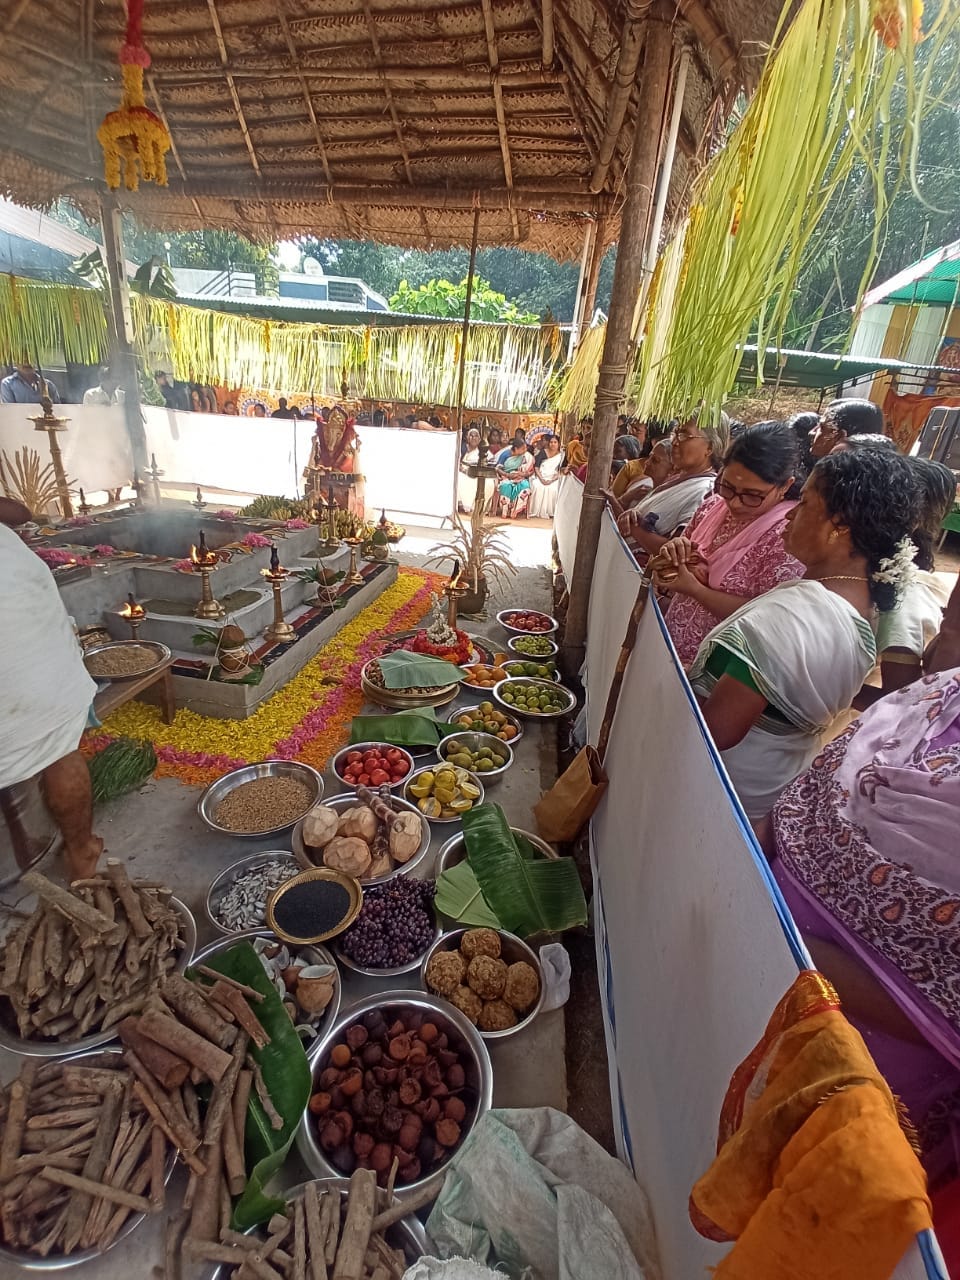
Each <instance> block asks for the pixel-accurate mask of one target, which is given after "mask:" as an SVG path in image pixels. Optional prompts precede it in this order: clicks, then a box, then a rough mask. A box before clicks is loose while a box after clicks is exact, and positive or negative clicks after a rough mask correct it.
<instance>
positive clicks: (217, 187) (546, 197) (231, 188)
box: [169, 175, 611, 214]
mask: <svg viewBox="0 0 960 1280" xmlns="http://www.w3.org/2000/svg"><path fill="white" fill-rule="evenodd" d="M169 190H170V194H171V195H175V196H180V195H182V196H186V197H189V196H196V197H198V198H200V199H203V198H204V197H210V198H211V199H223V200H245V199H248V198H249V199H257V200H260V201H270V200H277V201H285V200H292V201H298V202H300V201H309V202H310V203H311V204H318V205H320V204H324V205H326V204H342V205H348V204H356V205H366V206H373V207H376V206H378V205H390V206H393V207H395V208H417V207H422V208H425V209H463V210H467V209H469V210H474V209H477V208H480V209H511V208H512V209H530V210H536V211H543V212H555V213H579V214H583V213H607V212H608V211H609V210H610V207H611V200H610V197H609V196H607V195H590V194H588V193H587V192H586V191H584V190H583V188H582V187H581V186H579V185H578V184H577V183H575V182H572V181H571V182H566V183H562V182H555V183H554V182H538V183H537V184H536V186H530V187H526V186H522V185H515V186H514V187H513V189H512V190H511V191H508V190H507V189H506V188H505V187H494V186H483V187H449V188H448V187H430V186H409V187H408V186H404V185H403V184H400V183H398V184H391V185H389V186H387V185H383V186H380V185H378V184H371V185H366V186H332V187H328V186H324V185H323V184H322V183H321V184H316V183H312V182H301V181H298V180H294V181H290V182H288V181H276V180H273V181H267V182H264V183H262V184H260V185H257V186H253V185H251V186H247V185H246V184H245V183H242V182H238V181H237V180H234V181H232V182H231V181H227V180H226V178H224V179H216V180H211V179H209V178H206V177H204V176H202V175H201V176H199V177H197V178H192V179H191V181H190V183H189V184H188V185H187V186H184V185H183V184H181V183H179V182H175V181H171V183H170V188H169Z"/></svg>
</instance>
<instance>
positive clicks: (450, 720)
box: [447, 703, 523, 747]
mask: <svg viewBox="0 0 960 1280" xmlns="http://www.w3.org/2000/svg"><path fill="white" fill-rule="evenodd" d="M497 710H498V711H504V708H503V707H498V708H497ZM472 712H476V713H477V714H478V715H479V713H480V704H479V703H472V704H471V705H470V706H469V707H461V708H460V709H459V710H458V711H451V712H450V714H449V715H448V716H447V724H455V723H456V721H457V718H458V717H459V716H463V715H470V714H471V713H472ZM506 716H507V719H508V720H509V721H510V723H511V724H512V725H513V727H514V728H515V729H516V731H517V732H516V734H515V736H514V737H512V738H511V739H510V741H509V743H508V744H507V745H508V746H510V747H514V746H516V744H517V743H518V742H519V741H520V739H521V738H522V737H523V721H522V720H520V719H518V718H517V716H515V715H511V714H510V713H509V712H506ZM457 732H458V733H480V732H481V731H480V730H479V729H458V730H457Z"/></svg>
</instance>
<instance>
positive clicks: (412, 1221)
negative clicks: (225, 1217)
mask: <svg viewBox="0 0 960 1280" xmlns="http://www.w3.org/2000/svg"><path fill="white" fill-rule="evenodd" d="M314 1182H315V1183H316V1184H317V1186H318V1187H319V1189H320V1190H321V1191H339V1192H340V1198H341V1200H346V1198H347V1196H348V1195H349V1194H350V1181H349V1179H348V1178H315V1179H314ZM307 1186H309V1183H306V1182H301V1183H300V1184H299V1186H296V1187H291V1188H290V1190H289V1191H285V1192H284V1193H283V1198H284V1200H286V1202H287V1204H293V1203H294V1201H296V1200H299V1199H300V1198H301V1197H302V1196H303V1193H304V1191H305V1190H306V1188H307ZM257 1234H259V1235H260V1236H261V1237H262V1238H265V1236H264V1233H263V1231H262V1230H261V1229H260V1228H259V1227H250V1228H248V1230H246V1231H245V1232H244V1235H247V1236H254V1235H257ZM386 1239H387V1243H388V1244H389V1245H391V1246H392V1247H393V1248H394V1249H399V1250H400V1252H401V1253H402V1254H403V1256H404V1258H405V1260H406V1263H407V1265H408V1266H412V1265H413V1263H414V1262H416V1261H417V1259H418V1258H422V1257H425V1256H426V1255H427V1254H428V1253H431V1252H432V1250H433V1241H432V1240H431V1239H430V1237H429V1236H428V1235H427V1231H426V1228H425V1227H424V1225H423V1223H422V1222H421V1221H420V1219H419V1218H418V1217H417V1216H416V1214H415V1213H409V1214H407V1216H406V1217H405V1218H401V1219H400V1221H399V1222H395V1223H394V1224H393V1226H391V1227H388V1228H387V1230H386ZM242 1261H243V1259H242V1257H241V1256H239V1255H238V1258H237V1262H236V1263H219V1264H218V1265H217V1266H216V1267H215V1268H214V1269H213V1270H212V1271H210V1272H209V1273H208V1274H207V1276H206V1277H205V1280H227V1277H228V1276H232V1275H234V1274H235V1268H236V1267H237V1266H238V1265H239V1263H240V1262H242Z"/></svg>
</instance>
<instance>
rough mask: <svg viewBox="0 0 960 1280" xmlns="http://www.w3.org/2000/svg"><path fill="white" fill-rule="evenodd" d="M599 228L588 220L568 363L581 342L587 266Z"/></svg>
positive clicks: (571, 326) (584, 230) (568, 349)
mask: <svg viewBox="0 0 960 1280" xmlns="http://www.w3.org/2000/svg"><path fill="white" fill-rule="evenodd" d="M596 228H597V224H596V223H595V222H588V223H587V225H586V226H585V227H584V229H583V253H581V255H580V275H579V276H578V277H577V291H576V293H575V294H574V296H573V322H572V323H571V325H570V342H569V344H568V346H567V364H569V363H570V361H571V360H572V359H573V353H574V351H576V349H577V346H578V344H579V342H580V332H581V330H582V328H583V310H584V308H583V304H584V301H585V300H586V291H585V288H584V286H585V285H586V283H587V268H588V266H589V263H590V251H591V248H592V246H593V233H594V231H595V230H596Z"/></svg>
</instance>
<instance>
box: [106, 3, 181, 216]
mask: <svg viewBox="0 0 960 1280" xmlns="http://www.w3.org/2000/svg"><path fill="white" fill-rule="evenodd" d="M118 61H119V63H120V70H121V72H122V75H123V93H122V95H121V98H120V107H119V110H117V111H110V112H108V113H107V115H105V116H104V118H103V123H102V124H101V125H100V128H99V129H98V130H97V139H98V141H99V143H100V145H101V147H103V171H104V176H105V177H106V180H107V186H108V187H110V188H112V189H113V190H116V188H117V187H119V186H120V179H121V177H122V178H123V184H124V186H125V187H126V188H127V190H128V191H136V190H137V189H138V188H139V186H140V179H141V178H143V180H144V181H145V182H156V183H158V184H159V185H160V186H161V187H165V186H166V185H167V164H166V154H167V152H168V151H169V150H170V134H169V133H168V132H167V128H166V125H165V124H164V123H163V121H162V120H161V119H160V118H159V117H158V116H155V115H154V114H153V112H152V111H151V110H150V109H149V108H148V107H147V104H146V100H145V98H144V96H143V73H144V71H145V70H146V69H147V67H149V66H150V54H149V53H148V52H147V50H146V48H145V47H144V44H143V0H129V3H128V8H127V31H126V36H125V38H124V42H123V44H122V45H121V47H120V53H119V55H118Z"/></svg>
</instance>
